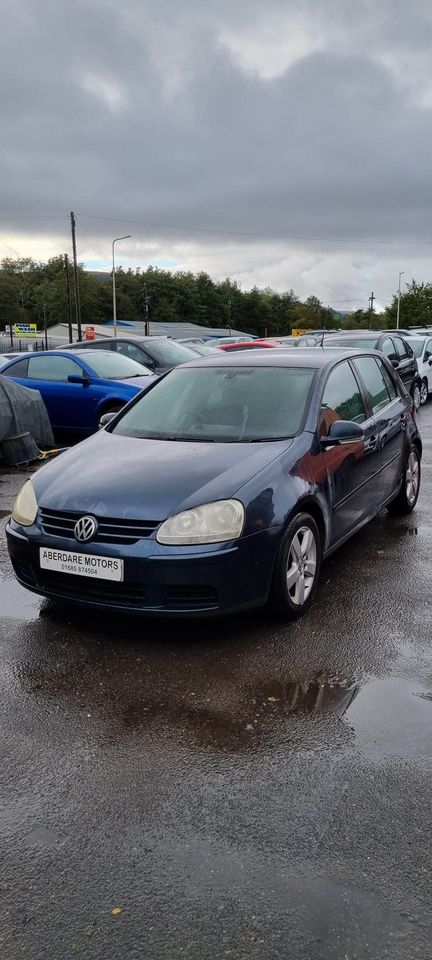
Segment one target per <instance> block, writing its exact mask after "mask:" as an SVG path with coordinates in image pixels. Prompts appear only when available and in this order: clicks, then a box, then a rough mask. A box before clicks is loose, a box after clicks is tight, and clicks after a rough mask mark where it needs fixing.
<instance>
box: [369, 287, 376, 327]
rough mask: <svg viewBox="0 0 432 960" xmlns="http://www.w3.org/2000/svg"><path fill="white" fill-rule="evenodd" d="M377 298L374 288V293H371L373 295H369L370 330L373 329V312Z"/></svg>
mask: <svg viewBox="0 0 432 960" xmlns="http://www.w3.org/2000/svg"><path fill="white" fill-rule="evenodd" d="M375 299H376V298H375V294H374V292H373V290H372V293H371V295H370V297H369V330H372V317H373V313H374V300H375Z"/></svg>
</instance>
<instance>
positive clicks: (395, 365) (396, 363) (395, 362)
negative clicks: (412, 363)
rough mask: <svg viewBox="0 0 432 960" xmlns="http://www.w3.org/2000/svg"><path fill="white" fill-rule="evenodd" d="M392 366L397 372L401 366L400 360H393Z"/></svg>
mask: <svg viewBox="0 0 432 960" xmlns="http://www.w3.org/2000/svg"><path fill="white" fill-rule="evenodd" d="M391 365H392V367H394V369H395V370H397V368H398V366H399V360H392V361H391Z"/></svg>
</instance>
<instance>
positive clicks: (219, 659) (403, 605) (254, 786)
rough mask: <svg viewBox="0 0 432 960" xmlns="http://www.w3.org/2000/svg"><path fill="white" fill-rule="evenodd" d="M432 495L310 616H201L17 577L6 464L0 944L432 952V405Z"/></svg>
mask: <svg viewBox="0 0 432 960" xmlns="http://www.w3.org/2000/svg"><path fill="white" fill-rule="evenodd" d="M419 423H420V428H421V431H422V436H423V441H424V445H425V449H424V461H423V485H422V492H421V497H420V500H419V504H418V507H417V509H416V511H415V513H414V514H413V515H412V516H411V517H409V518H407V519H397V520H394V519H390V518H389V517H387V515H385V514H383V515H382V516H380V517H378V518H377V519H376V520H375V521H374V522H373V523H372V524H371V525H369V527H368V528H366V529H365V530H364V531H363V532H362V533H360V534H359V535H358V536H357V537H356V538H355V539H354V540H352V541H351V543H350V544H348V545H347V546H346V547H344V548H343V549H342V550H341V551H340V552H339V553H338V554H336V555H335V556H333V557H332V558H331V559H330V560H328V561H327V562H326V563H325V564H324V566H323V570H322V582H321V587H320V589H319V592H318V596H317V599H316V602H315V604H314V606H313V608H312V610H311V612H310V613H309V614H308V615H307V616H306V618H305V619H303V620H302V621H300V622H298V623H296V624H294V625H287V626H281V625H280V624H276V623H274V622H272V621H271V620H270V619H269V618H268V617H267V615H266V613H265V612H264V613H254V614H253V616H248V617H241V618H235V619H230V620H226V621H223V620H221V621H215V622H209V621H203V622H201V623H199V622H195V623H193V624H192V625H186V624H185V623H180V624H179V623H175V622H172V623H170V624H169V623H165V622H164V623H162V622H157V621H149V620H142V619H139V618H128V617H117V618H116V617H113V616H102V615H99V614H89V612H87V611H79V610H76V609H75V610H73V609H71V608H61V607H56V606H54V605H51V604H49V603H47V602H46V601H41V600H40V599H39V598H38V597H36V596H33V595H31V594H29V593H27V592H26V591H25V590H24V589H22V588H21V587H20V586H19V585H18V584H17V583H16V582H15V581H14V580H13V577H12V572H11V568H10V565H9V561H8V558H7V554H6V550H5V544H4V527H5V523H6V519H5V518H6V515H7V514H8V512H9V510H10V508H11V505H12V501H13V498H14V495H15V493H16V492H17V490H18V489H19V487H20V485H21V484H22V482H23V480H24V479H25V478H26V474H25V473H19V472H18V471H17V472H12V473H10V474H6V473H1V472H0V537H1V542H0V611H1V621H0V729H1V732H2V763H1V765H0V862H1V870H0V901H1V905H2V906H1V923H0V958H1V960H42V958H43V960H46V958H53V960H70V958H73V957H81V958H85V960H99V958H100V960H135V958H137V960H138V958H140V960H147V958H148V960H159V958H169V960H177V958H183V957H188V958H189V960H207V958H209V960H216V958H226V957H232V958H236V960H240V958H252V960H254V958H259V960H261V958H266V960H272V958H284V960H297V958H298V960H303V958H304V960H327V958H329V960H330V958H331V960H357V958H360V960H363V958H374V960H375V958H377V960H378V958H379V960H381V958H384V957H389V958H392V960H399V958H400V960H402V958H403V960H410V958H422V960H426V958H429V957H430V956H431V954H432V947H431V939H432V937H431V934H432V913H431V900H432V893H431V891H432V864H431V841H430V831H431V826H432V791H431V786H432V737H431V733H432V639H431V637H432V630H431V612H432V598H431V593H432V591H431V571H432V559H431V558H432V529H431V523H430V511H431V504H432V404H431V405H429V406H428V407H426V408H424V409H422V410H421V411H420V414H419Z"/></svg>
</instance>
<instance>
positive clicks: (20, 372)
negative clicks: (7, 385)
mask: <svg viewBox="0 0 432 960" xmlns="http://www.w3.org/2000/svg"><path fill="white" fill-rule="evenodd" d="M27 365H28V360H27V359H25V360H17V362H16V363H14V365H13V367H11V368H10V370H2V377H26V376H27Z"/></svg>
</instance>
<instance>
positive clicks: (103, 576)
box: [39, 547, 123, 581]
mask: <svg viewBox="0 0 432 960" xmlns="http://www.w3.org/2000/svg"><path fill="white" fill-rule="evenodd" d="M39 562H40V565H41V569H42V570H55V571H56V572H57V573H71V574H74V575H75V576H78V577H92V578H93V579H94V580H117V581H121V580H123V560H118V559H117V558H116V557H99V556H96V555H95V554H94V553H74V552H73V551H72V550H52V549H50V548H48V547H40V548H39Z"/></svg>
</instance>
